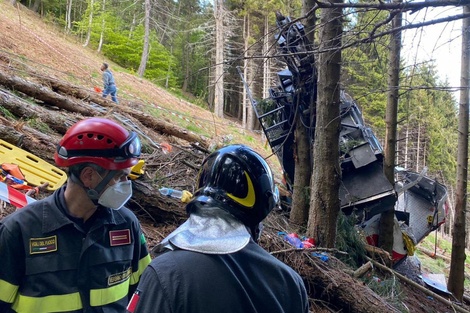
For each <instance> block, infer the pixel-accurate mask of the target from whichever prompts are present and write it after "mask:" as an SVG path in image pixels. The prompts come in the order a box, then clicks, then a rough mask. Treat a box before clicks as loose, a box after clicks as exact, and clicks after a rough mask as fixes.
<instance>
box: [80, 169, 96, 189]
mask: <svg viewBox="0 0 470 313" xmlns="http://www.w3.org/2000/svg"><path fill="white" fill-rule="evenodd" d="M94 171H95V169H94V168H92V167H91V166H87V167H84V168H83V169H82V171H81V172H80V177H79V178H80V180H81V182H82V183H83V186H84V187H87V188H92V187H91V186H93V177H94V175H93V172H94Z"/></svg>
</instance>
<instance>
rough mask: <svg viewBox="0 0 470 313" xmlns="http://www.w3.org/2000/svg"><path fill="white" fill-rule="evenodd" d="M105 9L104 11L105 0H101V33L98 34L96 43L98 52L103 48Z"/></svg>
mask: <svg viewBox="0 0 470 313" xmlns="http://www.w3.org/2000/svg"><path fill="white" fill-rule="evenodd" d="M105 9H106V0H103V5H102V6H101V32H100V42H99V43H98V49H97V51H98V52H100V51H101V48H102V47H103V40H104V26H105V20H104V14H105Z"/></svg>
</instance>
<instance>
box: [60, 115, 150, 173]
mask: <svg viewBox="0 0 470 313" xmlns="http://www.w3.org/2000/svg"><path fill="white" fill-rule="evenodd" d="M140 149H141V144H140V140H139V138H138V136H137V134H136V133H135V132H130V133H129V132H128V131H127V130H126V129H125V128H124V127H122V126H121V125H119V124H117V123H116V122H114V121H113V120H109V119H106V118H99V117H93V118H87V119H84V120H81V121H79V122H77V123H76V124H74V125H73V126H72V127H71V128H70V129H69V130H68V131H67V132H66V133H65V135H64V137H63V138H62V140H61V141H60V143H59V145H58V146H57V151H56V152H55V153H54V159H55V162H56V164H57V165H58V166H62V167H69V166H72V165H75V164H79V163H85V162H90V163H95V164H97V165H99V166H101V167H103V168H105V169H108V170H122V169H126V168H129V167H132V166H133V165H135V164H136V163H137V161H138V159H137V158H138V157H139V156H140Z"/></svg>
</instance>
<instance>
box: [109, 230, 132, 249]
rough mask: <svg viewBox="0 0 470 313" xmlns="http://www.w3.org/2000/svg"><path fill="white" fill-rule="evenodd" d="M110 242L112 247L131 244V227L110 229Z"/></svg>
mask: <svg viewBox="0 0 470 313" xmlns="http://www.w3.org/2000/svg"><path fill="white" fill-rule="evenodd" d="M109 244H110V245H111V247H114V246H122V245H129V244H131V231H130V230H129V229H122V230H112V231H110V232H109Z"/></svg>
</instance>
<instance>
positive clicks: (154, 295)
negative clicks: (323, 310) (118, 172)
mask: <svg viewBox="0 0 470 313" xmlns="http://www.w3.org/2000/svg"><path fill="white" fill-rule="evenodd" d="M197 188H198V189H197V190H196V192H195V194H194V197H193V199H192V200H191V201H190V202H189V203H188V204H187V206H186V211H187V212H188V214H189V218H188V220H187V221H186V222H185V223H183V224H182V225H181V226H180V227H178V228H177V229H176V230H175V231H173V232H172V233H171V234H170V235H168V236H167V237H166V238H165V239H164V240H163V241H162V242H161V243H160V244H159V245H157V246H156V248H155V249H154V252H157V253H158V255H157V256H156V257H155V258H154V259H153V261H152V262H151V263H150V265H149V266H148V267H147V268H146V269H145V271H144V272H143V274H142V277H141V280H140V282H139V285H138V286H137V290H136V291H135V293H134V295H133V296H132V299H131V301H130V302H129V305H128V307H127V310H128V311H129V312H131V313H150V312H158V313H170V312H171V313H186V312H191V313H220V312H224V313H255V312H257V313H265V312H269V313H281V312H282V313H308V309H309V303H308V296H307V292H306V289H305V285H304V282H303V281H302V278H301V277H300V275H299V274H298V273H297V272H295V271H294V270H293V269H292V268H290V267H289V266H287V265H286V264H285V263H283V262H281V261H279V260H278V259H276V258H275V257H273V256H272V255H271V254H269V253H268V252H267V251H265V250H264V249H263V248H261V247H260V246H259V245H258V244H257V240H258V238H259V235H260V223H261V221H262V220H263V219H264V218H265V217H266V216H267V215H268V214H269V213H270V212H271V210H272V209H273V208H274V207H275V206H276V205H277V203H278V197H279V192H278V190H277V187H276V186H275V185H274V179H273V175H272V173H271V169H270V168H269V166H268V164H267V163H266V161H265V160H264V159H263V158H262V157H261V156H260V155H259V154H258V153H256V152H255V151H253V150H252V149H250V148H248V147H246V146H243V145H230V146H226V147H224V148H221V149H219V150H217V151H216V152H214V153H212V154H211V155H209V156H208V157H207V158H206V159H205V160H204V162H203V164H202V166H201V170H200V172H199V174H198V182H197Z"/></svg>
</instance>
